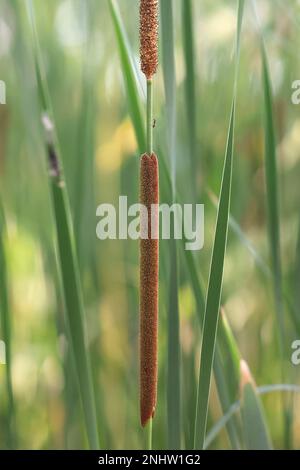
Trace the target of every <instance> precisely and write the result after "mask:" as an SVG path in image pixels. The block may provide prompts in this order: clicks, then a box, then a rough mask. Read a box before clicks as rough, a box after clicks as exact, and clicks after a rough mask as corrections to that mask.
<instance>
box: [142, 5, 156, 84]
mask: <svg viewBox="0 0 300 470" xmlns="http://www.w3.org/2000/svg"><path fill="white" fill-rule="evenodd" d="M140 56H141V69H142V72H143V73H144V74H145V75H146V78H147V79H148V80H150V79H151V78H152V76H153V75H154V74H155V72H156V69H157V65H158V0H141V1H140Z"/></svg>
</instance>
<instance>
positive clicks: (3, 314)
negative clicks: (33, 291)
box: [0, 202, 16, 448]
mask: <svg viewBox="0 0 300 470" xmlns="http://www.w3.org/2000/svg"><path fill="white" fill-rule="evenodd" d="M5 233H6V230H5V217H4V211H3V207H2V204H1V202H0V325H1V327H2V328H1V330H2V334H3V336H0V339H1V340H2V341H4V343H5V359H6V364H5V375H6V391H7V398H8V433H7V435H8V445H9V447H11V448H14V447H15V445H16V429H15V406H14V396H13V387H12V376H11V320H10V308H9V294H8V280H7V263H6V253H5V246H4V239H5Z"/></svg>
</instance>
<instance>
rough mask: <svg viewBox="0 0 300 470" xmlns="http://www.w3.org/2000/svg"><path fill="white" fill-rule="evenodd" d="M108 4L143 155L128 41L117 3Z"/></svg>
mask: <svg viewBox="0 0 300 470" xmlns="http://www.w3.org/2000/svg"><path fill="white" fill-rule="evenodd" d="M108 4H109V9H110V13H111V17H112V20H113V25H114V29H115V34H116V38H117V42H118V47H119V52H120V60H121V65H122V70H123V76H124V80H125V85H126V91H127V97H128V107H129V112H130V116H131V119H132V122H133V126H134V129H135V134H136V138H137V142H138V147H139V150H140V153H143V152H145V149H146V134H145V126H144V124H143V122H144V121H143V118H142V111H141V107H140V103H139V99H138V93H137V86H136V81H135V76H134V68H133V64H132V60H131V54H130V49H129V45H128V40H127V36H126V32H125V29H124V26H123V22H122V19H121V16H120V11H119V7H118V4H117V2H116V1H115V0H108Z"/></svg>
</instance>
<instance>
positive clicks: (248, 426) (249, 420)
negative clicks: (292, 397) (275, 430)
mask: <svg viewBox="0 0 300 470" xmlns="http://www.w3.org/2000/svg"><path fill="white" fill-rule="evenodd" d="M241 402H242V404H241V414H242V422H243V431H244V437H245V442H246V449H247V450H271V449H272V444H271V440H270V436H269V432H268V427H267V424H266V420H265V416H264V412H263V408H262V406H261V403H260V400H259V399H258V395H257V392H256V390H255V389H254V387H253V385H252V384H251V383H247V384H246V385H245V386H244V388H243V392H242V400H241Z"/></svg>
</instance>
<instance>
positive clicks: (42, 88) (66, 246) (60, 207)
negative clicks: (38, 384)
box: [27, 0, 99, 449]
mask: <svg viewBox="0 0 300 470" xmlns="http://www.w3.org/2000/svg"><path fill="white" fill-rule="evenodd" d="M27 8H28V14H29V20H30V24H31V28H32V37H33V43H32V44H33V53H34V59H35V66H36V75H37V84H38V92H39V96H40V107H41V115H44V116H45V115H46V116H47V117H48V118H49V120H50V121H51V122H52V123H53V126H54V119H53V116H52V111H51V104H50V98H49V93H48V87H47V82H46V78H45V74H44V72H43V67H42V60H41V55H40V49H39V41H38V35H37V30H36V24H35V17H34V8H33V3H32V1H31V0H27ZM46 143H47V145H48V149H47V153H48V158H49V163H50V169H49V170H52V174H51V173H50V188H51V194H52V205H53V214H54V220H55V228H56V237H57V250H58V259H59V270H60V275H61V280H62V286H63V293H64V302H65V311H66V320H67V326H68V333H69V338H70V343H71V349H72V353H73V359H74V363H75V369H76V374H77V379H78V386H79V393H80V397H81V403H82V409H83V414H84V418H85V426H86V433H87V437H88V442H89V446H90V448H92V449H97V448H99V436H98V427H97V415H96V407H95V396H94V388H93V383H92V376H91V366H90V359H89V354H88V351H87V348H86V344H85V332H84V305H83V295H82V288H81V283H80V275H79V268H78V260H77V255H76V249H75V240H74V230H73V223H72V218H71V210H70V204H69V197H68V193H67V188H66V182H65V181H64V179H63V164H62V160H61V158H60V150H59V146H58V140H57V136H56V132H55V126H54V129H53V141H52V142H50V143H49V142H46V140H45V145H46ZM49 146H50V150H49ZM51 146H52V147H53V148H51ZM53 172H54V173H53Z"/></svg>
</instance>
